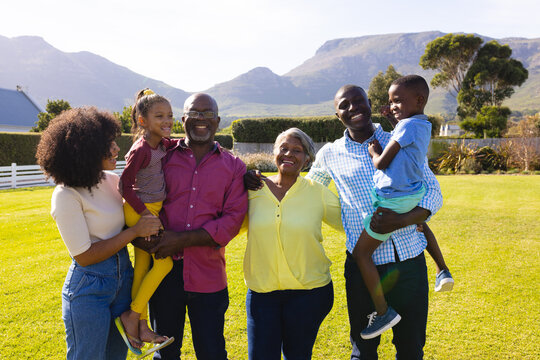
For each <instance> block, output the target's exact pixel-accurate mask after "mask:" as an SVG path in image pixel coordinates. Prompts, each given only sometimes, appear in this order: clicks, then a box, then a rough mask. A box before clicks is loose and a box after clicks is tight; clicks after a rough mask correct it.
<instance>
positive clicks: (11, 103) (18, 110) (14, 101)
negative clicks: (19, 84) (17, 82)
mask: <svg viewBox="0 0 540 360" xmlns="http://www.w3.org/2000/svg"><path fill="white" fill-rule="evenodd" d="M42 111H43V110H41V109H40V108H39V106H38V105H37V104H36V103H35V102H34V101H32V99H30V97H29V96H28V95H27V94H26V93H25V92H24V91H22V89H17V90H10V89H2V88H0V125H12V126H25V127H31V126H34V125H35V123H36V121H37V120H38V118H37V115H38V114H39V113H40V112H42Z"/></svg>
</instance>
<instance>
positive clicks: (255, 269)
mask: <svg viewBox="0 0 540 360" xmlns="http://www.w3.org/2000/svg"><path fill="white" fill-rule="evenodd" d="M314 159H315V151H314V146H313V142H312V140H311V139H310V138H309V136H308V135H306V134H305V133H304V132H302V131H301V130H299V129H297V128H291V129H289V130H287V131H285V132H283V133H281V134H280V135H279V136H278V137H277V139H276V142H275V143H274V161H275V163H276V165H277V168H278V173H277V174H276V175H273V176H270V177H267V178H263V181H262V188H261V189H260V190H258V191H250V192H249V212H248V216H247V217H246V221H245V223H244V229H246V228H247V230H248V242H247V247H246V253H245V257H244V278H245V282H246V285H247V286H248V288H249V289H248V293H247V297H246V311H247V330H248V353H249V359H257V360H261V359H276V360H278V359H281V353H283V357H284V359H286V360H287V359H310V358H311V353H312V349H313V344H314V343H315V338H316V337H317V332H318V330H319V326H320V325H321V323H322V321H323V320H324V318H325V317H326V315H327V314H328V313H329V312H330V309H331V308H332V305H333V302H334V290H333V286H332V279H331V278H330V265H331V261H330V260H329V259H328V257H327V256H326V254H325V252H324V248H323V246H322V241H323V237H322V233H321V226H322V222H323V221H324V222H325V223H327V224H328V225H330V226H332V227H334V228H336V229H342V224H341V209H340V204H339V199H338V197H337V196H336V195H335V194H334V193H332V192H331V191H330V190H328V188H326V187H325V186H323V185H321V184H318V183H317V182H314V181H313V180H307V179H304V178H303V177H302V176H300V172H301V171H302V170H304V169H306V168H308V167H309V166H310V165H311V163H312V162H313V160H314Z"/></svg>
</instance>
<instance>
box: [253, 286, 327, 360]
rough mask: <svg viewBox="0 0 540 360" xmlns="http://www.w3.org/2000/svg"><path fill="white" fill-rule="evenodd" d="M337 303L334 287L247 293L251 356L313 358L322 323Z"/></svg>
mask: <svg viewBox="0 0 540 360" xmlns="http://www.w3.org/2000/svg"><path fill="white" fill-rule="evenodd" d="M333 304H334V287H333V285H332V282H330V283H329V284H328V285H325V286H322V287H319V288H315V289H311V290H277V291H272V292H269V293H258V292H255V291H252V290H248V293H247V296H246V311H247V333H248V355H249V359H252V360H279V359H281V352H282V351H283V358H284V359H285V360H300V359H302V360H305V359H311V353H312V351H313V344H315V339H316V338H317V332H318V331H319V326H321V323H322V322H323V320H324V318H325V317H326V315H328V313H329V312H330V310H331V309H332V305H333Z"/></svg>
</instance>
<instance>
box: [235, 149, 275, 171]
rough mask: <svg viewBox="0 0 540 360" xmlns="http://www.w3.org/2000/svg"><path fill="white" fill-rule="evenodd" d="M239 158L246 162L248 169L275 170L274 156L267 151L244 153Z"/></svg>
mask: <svg viewBox="0 0 540 360" xmlns="http://www.w3.org/2000/svg"><path fill="white" fill-rule="evenodd" d="M239 158H240V159H241V160H242V161H243V162H244V163H245V164H246V167H247V169H248V170H260V171H263V172H275V171H277V167H276V164H275V163H274V156H273V155H272V154H267V153H256V154H244V155H240V156H239Z"/></svg>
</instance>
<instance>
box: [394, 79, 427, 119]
mask: <svg viewBox="0 0 540 360" xmlns="http://www.w3.org/2000/svg"><path fill="white" fill-rule="evenodd" d="M388 104H389V105H390V112H391V113H392V115H394V117H395V118H396V120H403V119H407V118H410V117H411V116H413V115H420V114H423V113H424V104H425V99H424V96H422V95H420V94H418V93H417V92H416V91H415V90H414V89H412V88H411V87H407V86H403V85H392V86H390V89H388Z"/></svg>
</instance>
